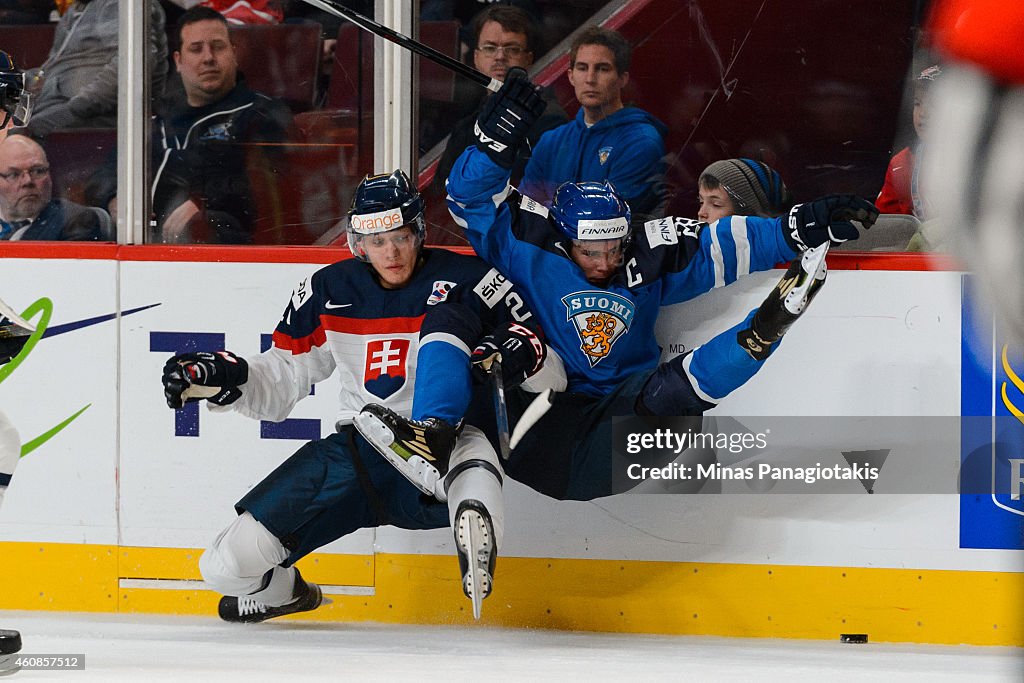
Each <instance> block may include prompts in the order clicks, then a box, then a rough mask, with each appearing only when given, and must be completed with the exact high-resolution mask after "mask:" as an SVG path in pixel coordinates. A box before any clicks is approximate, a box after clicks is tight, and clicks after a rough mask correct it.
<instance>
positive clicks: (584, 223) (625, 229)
mask: <svg viewBox="0 0 1024 683" xmlns="http://www.w3.org/2000/svg"><path fill="white" fill-rule="evenodd" d="M576 232H577V234H578V235H579V239H581V240H613V239H618V238H620V237H625V236H626V235H627V234H628V233H629V222H628V221H627V220H626V219H625V218H624V217H619V218H604V219H601V220H586V219H584V220H581V221H580V222H579V223H578V224H577V226H576Z"/></svg>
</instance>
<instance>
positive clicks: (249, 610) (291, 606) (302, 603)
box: [217, 570, 324, 624]
mask: <svg viewBox="0 0 1024 683" xmlns="http://www.w3.org/2000/svg"><path fill="white" fill-rule="evenodd" d="M294 594H295V596H296V597H295V600H293V601H292V602H289V603H288V604H287V605H281V606H280V607H270V606H269V605H264V604H263V603H261V602H259V601H258V600H254V599H252V598H251V597H249V596H247V595H243V596H241V597H235V596H233V595H225V596H224V597H223V598H221V599H220V604H219V605H218V606H217V612H218V614H220V618H221V619H223V620H224V621H230V622H234V623H240V624H255V623H258V622H261V621H266V620H267V619H273V618H275V617H282V616H284V615H286V614H295V613H297V612H309V611H311V610H315V609H316V608H317V607H319V606H320V605H322V604H323V603H324V597H323V593H322V592H321V591H320V586H318V585H316V584H315V583H310V582H308V581H305V580H304V579H303V578H302V575H301V574H299V572H298V570H296V571H295V592H294Z"/></svg>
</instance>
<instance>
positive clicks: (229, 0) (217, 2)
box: [170, 0, 285, 24]
mask: <svg viewBox="0 0 1024 683" xmlns="http://www.w3.org/2000/svg"><path fill="white" fill-rule="evenodd" d="M170 2H173V3H174V4H175V5H177V6H178V7H181V8H183V9H186V10H189V9H192V8H193V7H196V6H197V5H199V6H202V7H209V8H210V9H212V10H214V11H216V12H220V13H221V14H222V15H223V16H224V18H225V19H227V20H228V22H229V23H231V24H280V23H281V22H282V21H284V4H285V0H170Z"/></svg>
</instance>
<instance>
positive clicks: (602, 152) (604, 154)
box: [597, 147, 612, 166]
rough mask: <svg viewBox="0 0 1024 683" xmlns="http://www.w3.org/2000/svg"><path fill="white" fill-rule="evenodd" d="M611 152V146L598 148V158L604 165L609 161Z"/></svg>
mask: <svg viewBox="0 0 1024 683" xmlns="http://www.w3.org/2000/svg"><path fill="white" fill-rule="evenodd" d="M611 153H612V148H611V147H602V148H601V149H599V150H597V160H598V161H599V162H601V165H602V166H604V164H605V162H606V161H608V157H609V156H611Z"/></svg>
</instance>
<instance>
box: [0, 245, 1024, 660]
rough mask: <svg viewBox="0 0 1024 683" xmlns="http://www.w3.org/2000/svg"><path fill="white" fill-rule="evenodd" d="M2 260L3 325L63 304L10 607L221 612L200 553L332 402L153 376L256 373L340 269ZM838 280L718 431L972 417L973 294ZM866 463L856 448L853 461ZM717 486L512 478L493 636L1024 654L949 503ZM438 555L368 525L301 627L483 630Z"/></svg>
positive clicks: (267, 253)
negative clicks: (290, 400) (217, 357)
mask: <svg viewBox="0 0 1024 683" xmlns="http://www.w3.org/2000/svg"><path fill="white" fill-rule="evenodd" d="M17 246H18V247H23V246H24V245H17ZM0 256H4V257H5V258H4V261H3V268H2V271H0V291H2V296H3V297H4V299H5V300H6V301H7V302H8V303H9V304H11V305H12V307H14V308H15V309H16V310H25V309H26V308H28V307H29V305H30V304H32V303H33V302H36V301H37V300H39V299H40V298H42V297H45V298H47V299H49V301H50V302H52V316H51V318H50V320H49V323H48V326H47V327H48V331H49V333H48V334H47V336H44V337H43V338H42V339H41V340H39V342H38V343H37V344H36V345H35V346H34V348H32V349H31V351H30V352H29V353H28V354H27V355H25V356H24V357H23V359H22V362H21V364H20V365H19V366H18V367H16V368H15V369H14V371H13V372H10V374H9V376H8V377H6V378H5V379H4V380H3V383H2V385H0V408H2V409H3V410H4V411H5V412H6V413H7V414H8V415H9V416H10V417H11V419H12V421H13V422H14V424H15V425H16V426H17V428H18V430H19V432H20V433H21V437H22V441H23V442H32V441H34V442H35V444H38V445H35V447H34V450H32V451H31V452H30V453H28V454H27V455H26V456H25V457H24V458H23V459H22V461H21V464H20V466H19V469H18V470H17V472H16V473H15V476H14V479H13V481H12V485H11V488H10V490H9V492H8V494H7V499H6V502H5V507H4V509H3V511H2V515H3V524H2V526H0V552H2V553H3V557H4V559H5V562H3V565H2V566H3V569H0V584H2V585H3V586H4V590H3V592H2V597H0V608H8V609H52V610H85V611H129V612H130V611H138V612H168V613H195V614H210V613H212V612H213V610H214V605H215V602H216V596H215V595H214V594H212V593H210V592H208V591H205V590H202V585H201V584H200V583H198V580H199V578H200V577H199V575H198V570H197V566H196V561H197V558H198V555H199V554H200V552H201V549H202V548H203V547H204V546H205V545H206V544H207V543H208V542H209V541H210V540H211V539H212V537H213V536H214V534H215V533H216V532H217V531H218V530H219V529H220V528H222V527H223V526H224V525H225V524H226V523H227V522H228V521H230V519H231V518H232V516H233V514H234V512H233V509H232V504H233V503H234V502H235V501H236V500H237V499H238V498H240V497H241V496H242V495H243V494H244V493H245V492H246V491H247V490H248V489H249V488H251V487H252V486H253V485H254V484H255V483H257V482H258V481H259V480H260V479H261V478H262V477H263V476H264V475H265V474H266V473H268V472H269V471H270V470H271V469H273V468H274V467H275V466H276V465H277V464H278V463H280V462H281V461H282V460H283V459H284V458H286V457H287V456H288V455H289V454H291V453H292V452H293V451H294V450H295V449H296V448H297V447H298V446H299V445H301V443H302V442H303V440H304V439H308V438H311V437H312V436H314V435H324V434H328V433H330V431H332V430H333V416H334V410H335V405H336V392H337V386H336V384H334V380H333V379H332V380H329V381H327V382H324V383H322V384H321V385H318V386H317V387H316V391H315V393H314V395H313V396H310V397H309V398H307V399H306V400H304V401H303V402H302V403H300V404H299V406H298V407H297V408H296V410H295V411H294V412H293V414H292V416H291V418H290V419H289V420H288V421H286V422H285V423H281V424H276V425H275V424H271V423H259V422H256V421H253V420H249V419H247V418H243V417H241V416H239V415H236V414H233V413H229V414H212V413H210V412H208V411H207V410H205V409H202V410H195V411H192V412H188V413H179V414H177V415H176V414H175V413H173V412H172V411H170V410H168V409H167V407H166V406H165V404H164V399H163V395H162V392H161V387H160V381H159V377H160V371H161V368H162V366H163V363H164V360H165V359H166V358H167V357H168V356H169V355H171V353H170V350H171V349H173V348H177V345H180V344H182V343H192V344H196V345H198V346H199V347H201V348H203V347H205V346H212V347H216V348H221V347H223V348H228V349H231V350H233V351H235V352H236V353H238V354H240V355H243V356H244V355H251V354H255V353H258V352H259V351H260V350H261V348H263V345H265V344H266V337H265V335H267V334H269V333H270V332H271V331H272V329H273V326H274V325H275V324H276V321H277V319H278V318H279V316H280V314H281V312H282V310H283V309H284V306H285V304H286V303H287V301H288V298H289V294H290V292H291V290H292V288H293V286H294V285H295V284H297V283H298V282H299V281H300V280H301V279H303V278H305V277H306V276H308V275H309V274H311V273H312V272H313V271H315V270H316V269H317V268H318V267H320V264H323V263H326V262H329V261H330V260H332V258H335V257H337V256H339V254H337V253H334V254H332V253H331V252H328V251H326V250H314V249H277V250H257V251H250V250H231V249H205V250H203V249H190V248H178V249H171V248H149V247H114V246H97V247H82V246H79V247H66V248H61V249H60V250H56V249H54V248H52V247H46V248H43V247H28V248H17V249H16V248H15V245H12V246H5V247H4V251H3V252H0ZM256 259H259V260H260V262H247V261H249V260H256ZM830 265H831V266H832V269H833V270H832V273H831V275H830V280H829V283H828V285H827V286H826V287H825V288H824V289H823V290H822V293H821V295H820V297H819V298H818V299H817V300H816V301H815V303H814V306H813V307H812V308H811V309H810V310H809V312H808V313H807V315H806V316H805V317H804V319H802V320H801V321H800V322H799V324H798V325H797V326H795V327H794V328H793V330H792V331H791V333H790V334H789V335H788V337H787V339H786V343H785V344H784V345H783V346H782V348H781V349H780V351H779V352H778V353H777V354H776V355H775V356H774V357H773V358H772V359H771V360H770V361H769V363H768V364H767V365H766V367H765V368H764V370H762V371H761V373H759V375H758V376H757V377H756V378H755V379H754V380H753V381H752V382H751V383H750V384H748V385H747V386H745V387H743V388H742V389H740V390H739V391H738V392H736V393H735V394H733V395H732V396H730V397H729V399H728V402H727V403H725V404H723V405H722V406H721V407H719V408H718V409H716V411H715V412H716V413H717V414H718V415H721V416H732V415H736V416H739V415H752V416H756V415H768V416H771V415H822V416H828V415H866V416H877V415H898V416H922V415H923V416H959V415H960V414H961V394H962V386H961V366H962V354H963V349H964V343H963V336H964V335H963V332H962V310H963V303H962V301H961V290H962V286H963V284H962V283H963V276H962V274H961V273H960V272H958V271H956V270H952V269H948V268H945V267H943V266H941V265H939V266H936V265H935V264H932V263H930V262H928V261H925V260H924V259H923V258H922V259H917V258H910V257H887V256H882V257H879V256H873V257H870V258H868V257H857V256H851V255H846V256H844V257H843V258H837V259H835V260H832V259H830ZM778 275H779V272H778V271H775V272H773V273H766V274H760V275H755V276H751V277H750V278H748V279H747V280H745V281H742V282H740V283H737V284H736V285H734V286H732V287H730V288H728V289H727V290H724V291H720V292H713V293H711V294H710V295H706V296H705V297H702V298H701V299H698V300H696V301H693V302H690V303H687V304H683V305H678V306H674V307H671V308H669V309H666V311H665V312H664V313H663V316H662V321H661V322H660V324H659V341H660V342H661V343H662V345H663V347H665V349H666V355H670V352H677V351H679V350H680V349H683V348H692V346H693V345H694V344H697V343H700V342H701V341H702V340H704V339H706V338H708V337H710V336H711V335H712V334H713V333H715V332H717V331H719V330H722V329H725V328H727V327H728V326H730V325H731V324H732V323H734V322H736V321H737V320H739V319H740V318H742V316H743V315H744V314H745V313H746V312H747V311H748V310H750V309H751V308H753V307H755V306H756V305H757V304H758V303H759V302H760V301H761V299H762V298H763V297H764V295H765V294H766V293H767V291H768V290H769V289H770V287H771V285H772V284H773V283H774V281H775V280H776V279H777V277H778ZM42 306H43V307H44V308H45V307H46V306H45V305H42ZM118 313H120V316H118V315H117V314H118ZM35 319H37V320H38V316H37V317H36V318H35ZM68 420H70V421H68ZM66 421H68V422H67V424H66V425H65V426H63V427H62V428H61V429H59V430H58V431H56V432H55V433H54V432H53V430H54V429H55V428H56V427H58V426H59V425H61V424H63V423H65V422H66ZM51 433H52V435H51V436H49V437H48V438H47V437H46V436H45V435H47V434H51ZM41 435H42V436H43V438H41V439H39V438H37V437H40V436H41ZM817 438H826V439H827V438H828V437H827V435H826V436H819V437H817ZM874 445H876V444H874V443H873V442H872V438H871V435H865V441H864V444H863V448H865V449H867V448H871V447H873V446H874ZM846 447H847V448H849V447H850V444H849V443H847V444H846ZM948 449H949V452H948V453H941V454H938V455H937V457H952V458H957V457H958V450H959V444H958V443H955V442H952V443H949V444H948ZM723 490H724V491H726V494H723V495H680V494H676V495H636V494H628V495H621V496H616V497H612V498H604V499H600V500H597V501H593V502H588V503H576V502H557V501H553V500H551V499H549V498H545V497H543V496H540V495H539V494H536V493H534V492H532V491H530V490H529V489H526V488H525V487H523V486H521V485H518V484H516V483H510V484H508V485H507V486H506V491H507V534H506V539H505V547H504V548H503V549H502V556H501V559H500V560H499V565H498V574H497V582H496V585H497V587H496V590H495V593H494V595H493V596H492V597H491V598H490V599H489V600H488V601H487V603H485V609H484V620H485V621H486V622H488V623H494V624H502V625H510V626H537V627H550V628H566V629H587V630H599V631H624V632H650V633H681V634H682V633H685V634H715V635H728V636H764V637H794V638H826V639H831V638H836V637H838V635H839V634H840V633H851V632H853V633H869V634H870V635H871V638H872V640H884V641H912V642H935V643H975V644H1011V645H1024V624H1022V623H1021V622H1022V620H1021V619H1020V618H1019V616H1018V612H1019V606H1020V605H1021V604H1024V557H1022V553H1021V551H1020V550H1019V549H1015V548H1014V546H1012V545H1010V546H1005V547H1004V546H1000V545H999V544H992V546H991V547H978V545H977V544H976V545H974V546H973V547H961V546H962V545H965V544H964V543H963V540H962V538H961V533H960V531H961V515H962V514H963V512H962V501H961V496H957V495H955V494H951V493H950V494H937V493H936V494H893V495H867V494H866V493H865V492H860V491H857V490H854V491H853V492H851V493H848V494H839V495H809V494H799V493H795V494H792V495H783V494H778V493H772V494H765V495H752V494H750V493H749V492H748V493H745V494H742V493H738V492H737V493H736V494H734V495H733V494H731V492H732V491H738V489H735V488H730V487H727V486H726V487H723ZM1006 514H1007V515H1009V516H1010V517H1011V518H1013V519H1012V520H1011V521H1013V522H1014V523H1016V522H1017V520H1016V516H1018V513H1017V512H1014V511H1012V510H1011V511H1009V512H1006ZM449 535H450V532H449V531H448V530H437V531H432V532H406V531H402V530H398V529H394V528H391V527H387V528H382V529H377V530H364V531H362V532H359V533H357V534H354V535H353V536H350V537H348V538H346V539H342V540H341V541H339V542H336V543H334V544H331V545H330V546H328V547H326V548H324V549H322V550H321V552H319V553H316V554H314V555H312V556H310V557H308V558H306V559H305V560H303V562H302V563H300V567H301V568H302V569H303V573H304V575H306V576H307V577H308V578H310V579H311V580H314V581H317V582H320V583H322V584H324V585H326V586H328V589H327V592H330V593H333V595H332V599H333V600H334V603H333V604H332V605H330V606H328V607H326V608H323V609H321V610H319V611H317V612H316V613H315V614H314V615H312V617H311V618H314V619H326V620H346V621H353V620H372V621H384V622H424V623H451V622H458V623H465V622H468V621H471V616H469V604H468V601H466V600H465V599H464V598H463V597H462V594H461V590H460V588H459V582H458V570H457V563H456V560H455V558H454V550H453V546H452V543H451V540H450V538H449Z"/></svg>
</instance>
